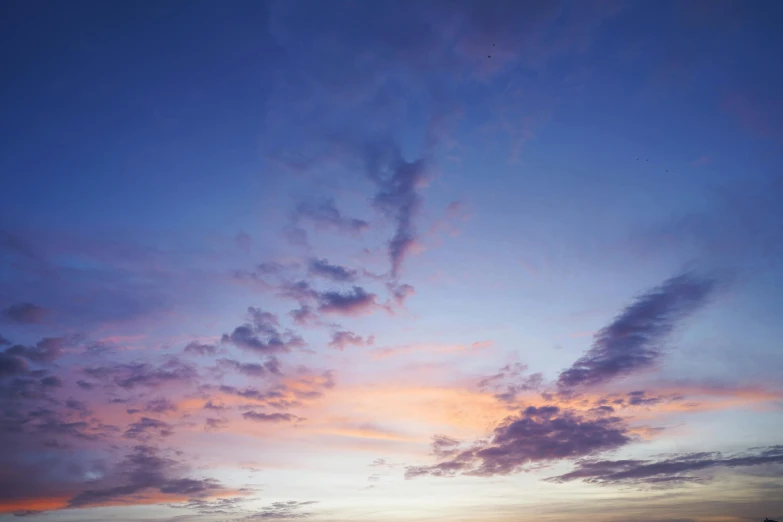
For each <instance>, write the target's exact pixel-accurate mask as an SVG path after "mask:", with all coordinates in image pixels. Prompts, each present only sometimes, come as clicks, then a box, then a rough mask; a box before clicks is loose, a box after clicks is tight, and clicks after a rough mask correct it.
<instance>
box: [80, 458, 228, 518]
mask: <svg viewBox="0 0 783 522" xmlns="http://www.w3.org/2000/svg"><path fill="white" fill-rule="evenodd" d="M180 468H181V463H179V462H177V461H175V460H172V459H170V458H168V457H165V456H162V455H161V453H160V450H158V449H156V448H153V447H150V446H136V447H135V448H133V451H132V453H130V454H129V455H127V456H126V457H125V458H124V459H123V460H122V461H121V462H119V463H118V464H117V465H116V467H115V469H114V470H113V473H112V474H111V475H110V476H109V477H108V478H106V479H104V480H103V481H102V482H103V483H104V485H105V487H102V488H95V489H88V490H85V491H82V492H81V493H79V494H77V495H75V496H74V497H72V498H71V499H70V500H69V502H68V505H69V506H71V507H84V506H89V505H94V504H103V503H106V502H108V501H112V500H117V499H121V498H123V497H127V496H130V495H134V494H136V493H139V492H142V491H145V490H157V491H158V492H160V493H163V494H169V495H177V496H186V497H191V498H203V497H205V496H208V495H210V494H214V493H217V492H219V491H220V490H221V489H223V488H222V486H221V485H220V483H219V482H217V481H216V480H214V479H209V478H207V479H191V478H182V477H179V476H177V472H178V471H179V469H180Z"/></svg>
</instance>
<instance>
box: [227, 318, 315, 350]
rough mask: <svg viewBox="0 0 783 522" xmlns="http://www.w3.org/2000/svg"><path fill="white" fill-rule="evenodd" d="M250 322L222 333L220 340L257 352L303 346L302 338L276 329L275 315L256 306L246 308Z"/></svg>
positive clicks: (277, 326) (277, 324) (277, 325)
mask: <svg viewBox="0 0 783 522" xmlns="http://www.w3.org/2000/svg"><path fill="white" fill-rule="evenodd" d="M248 313H249V314H250V316H251V321H252V322H250V323H245V324H243V325H241V326H237V327H236V328H234V331H233V332H232V333H231V334H223V337H222V338H221V340H220V342H222V343H230V344H233V345H234V346H237V347H239V348H242V349H245V350H248V351H251V352H255V353H258V354H272V353H279V352H289V351H291V349H293V348H301V347H303V346H305V342H304V340H303V339H302V338H301V337H299V336H298V335H295V334H293V333H292V332H281V331H279V330H278V328H279V323H278V321H277V316H275V315H274V314H271V313H269V312H264V311H262V310H260V309H258V308H254V307H252V306H251V307H250V308H248Z"/></svg>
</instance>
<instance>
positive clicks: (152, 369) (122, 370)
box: [83, 358, 198, 390]
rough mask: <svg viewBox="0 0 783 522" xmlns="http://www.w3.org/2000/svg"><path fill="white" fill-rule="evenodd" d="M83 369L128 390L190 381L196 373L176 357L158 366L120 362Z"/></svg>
mask: <svg viewBox="0 0 783 522" xmlns="http://www.w3.org/2000/svg"><path fill="white" fill-rule="evenodd" d="M83 371H84V373H85V374H86V375H88V376H90V377H93V378H95V379H103V380H106V379H110V380H111V381H112V382H114V383H115V384H116V385H117V386H120V387H121V388H125V389H129V390H130V389H133V388H135V387H136V386H144V387H149V388H158V387H160V386H164V385H167V384H172V383H178V382H180V383H181V382H190V381H193V380H194V379H195V378H196V377H197V375H198V373H197V372H196V369H195V368H193V367H192V366H190V365H189V364H185V363H183V362H182V361H180V360H179V359H176V358H171V359H169V360H167V361H166V362H164V363H163V364H161V365H160V366H153V365H151V364H149V363H122V364H117V365H115V366H98V367H91V368H85V369H84V370H83Z"/></svg>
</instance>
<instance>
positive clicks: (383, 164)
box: [364, 142, 426, 279]
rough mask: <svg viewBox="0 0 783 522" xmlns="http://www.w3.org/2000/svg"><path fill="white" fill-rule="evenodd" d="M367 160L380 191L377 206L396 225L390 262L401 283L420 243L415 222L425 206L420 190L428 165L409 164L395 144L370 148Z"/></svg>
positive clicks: (421, 162)
mask: <svg viewBox="0 0 783 522" xmlns="http://www.w3.org/2000/svg"><path fill="white" fill-rule="evenodd" d="M364 160H365V168H366V170H367V174H368V176H369V178H370V179H371V180H372V181H373V182H374V183H375V184H376V186H377V187H378V192H377V193H376V194H375V196H374V197H373V206H374V207H375V208H377V209H378V210H380V211H381V212H382V213H383V214H384V215H386V217H388V218H390V219H392V220H394V223H395V231H394V235H393V236H392V238H391V240H389V260H390V262H391V276H392V279H397V276H398V275H399V272H400V268H401V267H402V262H403V261H404V259H405V257H406V256H407V255H408V253H410V251H411V249H412V248H413V245H414V243H415V241H416V228H415V226H414V218H415V216H416V214H417V212H418V211H419V207H420V206H421V198H420V197H419V194H418V193H417V191H416V190H417V189H418V187H419V186H420V185H421V183H422V182H423V181H424V179H425V175H426V169H425V162H424V160H421V159H419V160H416V161H413V162H408V161H406V160H405V159H404V158H403V157H402V153H401V151H400V150H399V147H398V146H397V145H396V144H394V143H391V142H386V143H376V144H373V145H371V146H368V147H366V148H365V151H364Z"/></svg>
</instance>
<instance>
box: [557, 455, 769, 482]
mask: <svg viewBox="0 0 783 522" xmlns="http://www.w3.org/2000/svg"><path fill="white" fill-rule="evenodd" d="M766 464H773V465H778V466H779V465H781V464H783V446H771V447H768V448H763V449H755V450H751V451H749V452H747V453H745V454H740V455H734V456H729V457H724V456H723V455H722V454H720V453H717V452H701V453H686V454H681V455H674V456H671V457H668V458H664V459H660V460H582V461H580V462H578V463H577V466H576V469H575V470H574V471H571V472H569V473H566V474H564V475H560V476H557V477H552V478H550V479H547V480H549V481H551V482H570V481H574V480H583V481H585V482H589V483H592V484H601V485H609V484H655V485H665V484H678V483H683V482H695V481H701V480H703V478H702V477H700V476H699V475H697V474H696V473H697V472H699V471H704V470H708V469H713V468H737V467H748V466H761V465H766ZM778 471H779V474H780V475H783V468H779V470H778Z"/></svg>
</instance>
